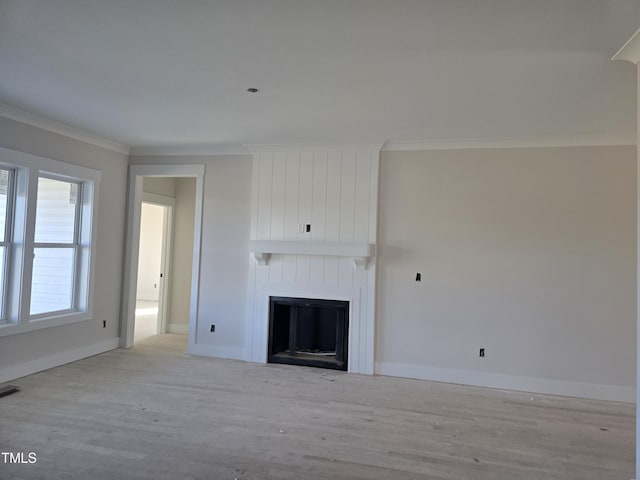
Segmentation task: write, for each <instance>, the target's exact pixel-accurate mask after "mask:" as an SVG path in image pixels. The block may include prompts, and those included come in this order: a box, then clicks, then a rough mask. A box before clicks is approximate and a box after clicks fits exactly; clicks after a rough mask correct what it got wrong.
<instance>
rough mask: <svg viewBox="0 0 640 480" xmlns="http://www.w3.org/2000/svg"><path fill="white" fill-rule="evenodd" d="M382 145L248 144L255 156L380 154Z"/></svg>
mask: <svg viewBox="0 0 640 480" xmlns="http://www.w3.org/2000/svg"><path fill="white" fill-rule="evenodd" d="M382 145H383V144H382V143H282V144H270V143H269V144H247V145H246V147H247V148H248V149H249V151H250V152H251V153H253V154H256V153H271V152H347V151H353V150H371V151H374V152H379V151H380V150H381V149H382Z"/></svg>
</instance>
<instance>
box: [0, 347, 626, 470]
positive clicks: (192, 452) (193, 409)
mask: <svg viewBox="0 0 640 480" xmlns="http://www.w3.org/2000/svg"><path fill="white" fill-rule="evenodd" d="M185 351H186V339H185V337H183V336H178V335H162V336H155V337H151V338H149V339H148V340H146V341H144V342H143V343H141V344H140V345H139V346H137V347H136V348H134V349H132V350H115V351H112V352H108V353H106V354H103V355H98V356H95V357H92V358H88V359H85V360H81V361H79V362H75V363H73V364H69V365H65V366H62V367H59V368H55V369H52V370H49V371H47V372H42V373H39V374H36V375H31V376H29V377H25V378H22V379H20V380H17V381H14V382H12V383H13V384H16V385H19V386H20V388H21V391H20V392H19V393H16V394H14V395H10V396H7V397H4V398H1V399H0V452H35V453H36V454H37V463H35V464H18V465H16V464H5V463H3V462H2V457H0V479H2V480H5V479H19V480H33V479H46V480H57V479H60V480H62V479H64V480H70V479H71V480H73V479H83V480H84V479H87V480H99V479H109V480H115V479H153V480H163V479H181V480H189V479H230V480H234V479H238V480H241V479H242V480H246V479H274V480H275V479H310V480H315V479H317V480H320V479H362V480H365V479H366V480H377V479H380V480H382V479H385V480H387V479H406V480H426V479H433V480H451V479H456V480H466V479H472V480H473V479H490V480H501V479H505V480H507V479H508V480H517V479H523V480H524V479H527V480H528V479H531V480H534V479H535V480H541V479H563V480H567V479H576V480H578V479H579V480H590V479H593V480H596V479H597V480H602V479H607V480H609V479H622V480H629V479H630V478H632V477H633V469H634V444H635V441H634V422H635V420H634V406H632V405H627V404H621V403H612V402H601V401H590V400H580V399H573V398H564V397H552V396H544V395H535V394H524V393H512V392H505V391H499V390H490V389H482V388H472V387H462V386H456V385H449V384H440V383H431V382H423V381H417V380H408V379H399V378H390V377H368V376H361V375H354V374H348V373H344V372H339V371H333V370H321V369H314V368H307V367H294V366H287V365H256V364H250V363H244V362H238V361H229V360H218V359H210V358H200V357H191V356H189V355H187V354H186V353H184V352H185Z"/></svg>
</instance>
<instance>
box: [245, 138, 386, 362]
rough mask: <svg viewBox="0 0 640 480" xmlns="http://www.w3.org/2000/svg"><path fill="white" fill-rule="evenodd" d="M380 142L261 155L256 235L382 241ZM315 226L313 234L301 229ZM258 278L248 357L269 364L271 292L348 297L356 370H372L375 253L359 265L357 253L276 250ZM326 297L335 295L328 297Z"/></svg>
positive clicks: (256, 272)
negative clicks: (378, 234)
mask: <svg viewBox="0 0 640 480" xmlns="http://www.w3.org/2000/svg"><path fill="white" fill-rule="evenodd" d="M379 150H380V149H379V147H374V146H372V147H344V148H326V149H324V148H322V147H317V148H315V147H314V148H313V149H308V148H305V149H302V148H296V147H284V148H282V149H277V150H270V151H264V152H257V153H255V154H254V175H255V177H254V192H253V217H252V218H253V221H252V225H253V227H252V232H251V235H252V237H251V238H252V240H295V241H300V242H305V241H313V242H322V241H325V242H338V241H340V242H354V243H356V242H358V243H361V242H364V243H371V244H375V243H376V232H377V224H376V219H377V188H378V163H379ZM300 224H310V225H311V232H300V230H299V225H300ZM251 269H252V272H251V275H250V278H251V279H253V280H254V281H255V284H254V285H251V286H250V287H251V288H252V289H253V295H250V296H249V298H250V299H253V305H252V306H251V309H250V311H251V312H252V318H251V319H250V321H249V326H250V328H249V333H248V335H249V337H250V338H249V339H248V341H247V345H249V347H248V350H249V351H248V352H247V359H249V360H253V361H259V362H264V361H266V351H267V336H266V335H267V330H268V329H267V326H268V318H267V315H268V313H267V309H265V302H268V296H267V297H266V298H265V296H266V295H267V294H266V293H265V292H273V291H278V292H280V294H286V292H287V291H289V292H291V295H294V294H295V292H300V291H301V289H304V291H305V292H309V294H311V295H323V292H325V293H326V292H339V293H338V294H337V295H339V296H340V297H341V298H349V300H350V302H351V317H350V322H349V371H352V372H359V373H373V365H374V359H373V341H374V334H373V328H374V316H375V315H374V306H375V299H374V296H373V293H374V292H375V269H376V266H375V258H374V259H372V261H371V262H370V265H369V268H368V269H367V270H357V271H356V270H354V266H353V261H352V258H350V257H337V256H310V255H293V254H291V255H290V254H274V255H273V256H272V258H271V260H270V262H269V264H268V265H265V266H258V265H257V264H256V263H255V262H252V264H251ZM324 298H331V296H325V297H324Z"/></svg>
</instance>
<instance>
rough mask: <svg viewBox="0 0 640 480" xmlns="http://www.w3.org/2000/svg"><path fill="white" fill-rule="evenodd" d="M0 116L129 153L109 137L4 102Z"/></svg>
mask: <svg viewBox="0 0 640 480" xmlns="http://www.w3.org/2000/svg"><path fill="white" fill-rule="evenodd" d="M0 117H5V118H8V119H10V120H15V121H16V122H20V123H25V124H27V125H31V126H32V127H38V128H41V129H42V130H47V131H49V132H53V133H57V134H59V135H64V136H65V137H69V138H73V139H75V140H80V141H81V142H85V143H89V144H91V145H95V146H96V147H101V148H106V149H107V150H112V151H114V152H118V153H122V154H124V155H129V146H128V145H125V144H123V143H119V142H116V141H114V140H111V139H109V138H105V137H101V136H100V135H96V134H95V133H91V132H87V131H85V130H81V129H79V128H75V127H70V126H69V125H65V124H64V123H60V122H56V121H55V120H50V119H48V118H45V117H41V116H39V115H36V114H34V113H30V112H26V111H24V110H20V109H19V108H15V107H12V106H10V105H6V104H4V103H0Z"/></svg>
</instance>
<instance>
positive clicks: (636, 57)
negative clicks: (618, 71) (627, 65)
mask: <svg viewBox="0 0 640 480" xmlns="http://www.w3.org/2000/svg"><path fill="white" fill-rule="evenodd" d="M611 60H626V61H627V62H631V63H635V64H638V63H640V30H638V31H637V32H636V33H634V34H633V36H632V37H631V38H630V39H629V40H627V43H625V44H624V45H623V46H622V48H621V49H620V50H618V51H617V52H616V54H615V55H614V56H613V57H611Z"/></svg>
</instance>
